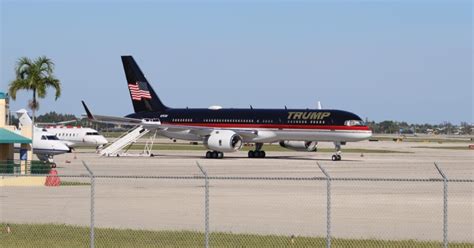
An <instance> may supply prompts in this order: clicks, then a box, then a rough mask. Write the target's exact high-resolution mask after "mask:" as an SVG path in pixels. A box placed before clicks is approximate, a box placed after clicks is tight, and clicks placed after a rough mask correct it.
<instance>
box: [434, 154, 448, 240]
mask: <svg viewBox="0 0 474 248" xmlns="http://www.w3.org/2000/svg"><path fill="white" fill-rule="evenodd" d="M434 165H435V167H436V169H437V170H438V172H439V174H440V175H441V177H443V247H444V248H447V247H448V178H447V177H446V175H445V174H444V172H443V171H442V170H441V169H440V168H439V166H438V164H437V163H436V162H435V163H434Z"/></svg>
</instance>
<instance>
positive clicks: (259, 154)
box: [248, 143, 266, 158]
mask: <svg viewBox="0 0 474 248" xmlns="http://www.w3.org/2000/svg"><path fill="white" fill-rule="evenodd" d="M262 147H263V143H256V144H255V151H249V153H248V157H249V158H265V156H266V153H265V151H262Z"/></svg>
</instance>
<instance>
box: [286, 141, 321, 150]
mask: <svg viewBox="0 0 474 248" xmlns="http://www.w3.org/2000/svg"><path fill="white" fill-rule="evenodd" d="M280 146H281V147H284V148H286V149H290V150H294V151H300V152H315V151H317V150H318V142H316V141H289V140H282V141H280Z"/></svg>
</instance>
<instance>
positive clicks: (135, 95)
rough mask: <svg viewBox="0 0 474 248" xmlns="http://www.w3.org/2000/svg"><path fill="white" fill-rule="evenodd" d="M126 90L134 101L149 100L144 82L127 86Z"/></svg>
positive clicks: (148, 92) (148, 93)
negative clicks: (128, 90)
mask: <svg viewBox="0 0 474 248" xmlns="http://www.w3.org/2000/svg"><path fill="white" fill-rule="evenodd" d="M128 89H130V94H131V95H132V100H134V101H141V100H142V99H143V98H145V99H151V95H150V91H148V87H146V83H144V82H136V83H131V84H128Z"/></svg>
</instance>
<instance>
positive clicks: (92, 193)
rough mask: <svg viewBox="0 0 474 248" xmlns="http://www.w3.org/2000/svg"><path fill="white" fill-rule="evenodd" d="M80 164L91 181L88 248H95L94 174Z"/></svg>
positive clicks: (85, 165) (87, 167)
mask: <svg viewBox="0 0 474 248" xmlns="http://www.w3.org/2000/svg"><path fill="white" fill-rule="evenodd" d="M82 164H83V165H84V167H86V170H87V172H89V177H90V179H91V209H90V213H91V223H90V224H91V226H90V247H91V248H94V247H95V232H94V224H95V223H94V218H95V217H94V208H95V206H94V198H95V178H94V173H93V172H92V171H91V169H90V168H89V166H87V164H86V163H85V162H84V161H82Z"/></svg>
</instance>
